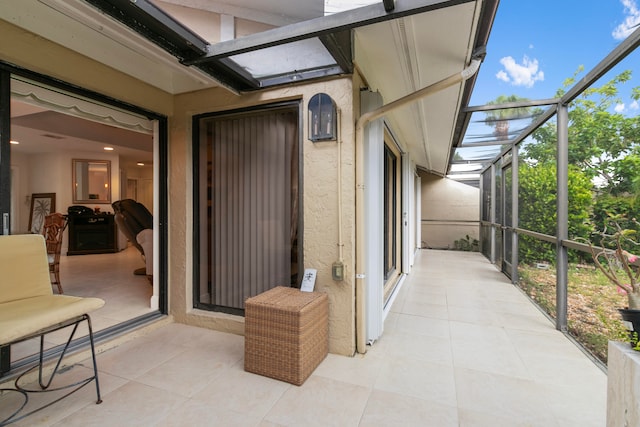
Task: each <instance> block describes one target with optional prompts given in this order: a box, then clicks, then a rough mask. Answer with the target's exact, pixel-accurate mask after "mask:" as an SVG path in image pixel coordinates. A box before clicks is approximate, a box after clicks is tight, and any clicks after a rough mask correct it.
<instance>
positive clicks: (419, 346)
mask: <svg viewBox="0 0 640 427" xmlns="http://www.w3.org/2000/svg"><path fill="white" fill-rule="evenodd" d="M381 345H383V346H384V354H385V357H386V358H387V359H388V360H389V361H394V360H400V359H404V358H405V357H411V358H412V359H416V360H421V361H425V362H431V363H437V364H440V365H445V366H453V356H452V353H451V341H450V340H449V339H447V338H440V337H434V336H429V335H418V334H410V333H400V332H398V333H396V334H394V335H393V336H389V337H385V338H384V339H383V340H381Z"/></svg>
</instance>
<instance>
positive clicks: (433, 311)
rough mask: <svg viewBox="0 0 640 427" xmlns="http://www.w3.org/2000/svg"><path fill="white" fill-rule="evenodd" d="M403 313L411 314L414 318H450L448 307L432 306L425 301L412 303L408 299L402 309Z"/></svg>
mask: <svg viewBox="0 0 640 427" xmlns="http://www.w3.org/2000/svg"><path fill="white" fill-rule="evenodd" d="M402 313H404V314H411V315H413V316H422V317H431V318H434V319H444V320H447V319H448V318H449V312H448V310H447V306H446V305H442V304H430V303H428V302H424V301H412V300H410V299H408V300H407V301H405V303H404V306H403V307H402Z"/></svg>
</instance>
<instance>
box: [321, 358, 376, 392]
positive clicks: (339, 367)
mask: <svg viewBox="0 0 640 427" xmlns="http://www.w3.org/2000/svg"><path fill="white" fill-rule="evenodd" d="M385 363H387V359H385V358H384V357H383V356H382V355H381V354H380V353H379V352H375V351H371V352H370V353H367V354H364V355H362V354H356V355H355V356H354V357H347V356H339V355H336V354H329V355H327V357H326V358H325V359H324V361H323V362H322V363H321V364H320V365H319V366H318V367H317V368H316V370H315V371H314V372H313V375H317V376H321V377H324V378H329V379H333V380H337V381H343V382H346V383H349V384H355V385H360V386H363V387H369V388H371V387H373V385H374V384H375V382H376V380H377V379H378V375H379V374H380V370H381V369H382V367H383V366H384V364H385Z"/></svg>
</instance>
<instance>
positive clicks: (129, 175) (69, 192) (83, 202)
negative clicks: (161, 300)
mask: <svg viewBox="0 0 640 427" xmlns="http://www.w3.org/2000/svg"><path fill="white" fill-rule="evenodd" d="M11 83H12V84H11V96H12V97H11V113H12V114H11V178H12V180H11V183H12V184H11V185H12V194H13V197H12V200H11V218H12V223H11V234H24V233H38V234H43V231H44V230H43V222H44V219H45V216H46V215H47V214H51V213H55V212H57V213H60V214H63V215H64V218H65V223H64V231H63V233H62V243H61V245H60V247H59V252H60V254H59V266H58V267H57V268H58V269H59V278H60V286H61V289H62V293H64V294H66V295H74V296H97V297H100V298H102V299H104V300H105V301H106V304H105V306H104V307H103V308H102V309H100V310H99V311H97V312H96V313H95V315H94V316H93V329H94V332H95V331H99V330H102V329H105V328H109V327H112V326H114V325H117V324H119V323H122V322H126V321H129V320H131V319H134V318H136V317H138V316H141V315H144V314H146V313H149V312H152V311H155V310H157V305H155V306H154V303H153V301H154V283H153V250H152V245H153V233H152V231H151V230H147V231H148V232H149V233H151V235H150V237H148V239H147V240H148V241H147V243H148V244H150V245H151V247H149V248H148V249H147V250H146V251H145V252H143V249H142V247H141V246H140V244H139V243H138V241H136V240H135V239H136V238H135V236H132V235H128V234H127V232H126V230H125V227H126V224H123V223H122V222H120V223H119V221H118V219H120V218H119V216H120V215H116V212H115V211H114V207H113V205H112V204H113V203H114V202H118V201H121V200H123V199H128V200H131V201H135V202H137V203H136V205H137V208H139V209H141V210H145V212H146V214H147V215H148V217H149V219H150V221H152V218H153V211H154V205H153V201H154V175H153V174H154V172H153V163H154V162H153V160H154V158H153V155H154V152H153V147H154V136H153V124H152V122H150V121H149V120H147V119H146V118H143V117H138V116H135V115H133V114H131V113H128V112H126V111H117V110H115V109H113V108H111V107H108V106H106V105H99V104H98V103H96V102H95V101H92V100H89V99H79V98H78V97H77V95H74V96H70V95H68V94H64V93H61V92H60V91H59V90H52V89H51V88H47V87H44V86H43V85H42V84H39V83H36V82H31V81H27V80H26V79H18V78H14V79H12V82H11ZM127 215H130V213H127V214H125V215H124V216H123V218H125V220H127V219H128V220H129V221H131V217H128V216H127ZM149 227H150V228H153V227H152V225H150V226H149ZM143 253H145V254H147V256H146V259H147V261H148V263H146V262H145V256H144V255H143ZM50 256H51V255H50ZM147 266H148V267H149V268H148V267H147ZM147 270H150V271H147ZM147 273H149V274H147ZM52 280H53V274H52ZM54 292H55V293H58V292H59V289H58V288H57V287H56V286H54ZM155 294H156V295H157V292H155ZM62 332H63V333H61V334H59V336H60V337H61V338H60V340H58V338H57V335H56V334H51V335H49V336H47V340H48V341H47V343H46V345H47V346H55V345H59V344H61V343H62V341H61V340H63V339H65V338H63V337H64V336H65V334H64V331H62ZM38 345H39V344H38V342H36V341H34V340H31V341H27V342H23V343H21V344H19V345H16V346H13V348H12V352H11V358H12V360H13V361H16V360H20V359H22V358H24V357H26V356H30V355H32V354H34V353H36V352H37V349H38Z"/></svg>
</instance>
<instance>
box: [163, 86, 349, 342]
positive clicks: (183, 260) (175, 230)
mask: <svg viewBox="0 0 640 427" xmlns="http://www.w3.org/2000/svg"><path fill="white" fill-rule="evenodd" d="M319 92H324V93H327V94H329V95H330V96H331V97H332V98H333V99H334V101H335V102H336V104H337V106H338V108H339V109H340V110H341V114H342V116H341V121H340V123H341V124H342V126H341V129H340V136H341V140H342V147H341V149H342V164H343V167H342V185H341V186H340V187H339V186H338V172H337V158H338V150H339V149H340V146H339V145H338V143H336V142H335V141H332V142H321V143H315V144H314V143H312V142H310V141H308V140H307V138H306V135H307V128H306V121H307V120H306V119H307V109H306V106H307V104H308V102H309V99H310V98H311V96H313V95H314V94H316V93H319ZM284 100H299V101H300V102H301V104H300V105H301V109H300V114H301V115H302V119H303V122H304V125H303V129H302V135H303V145H302V152H303V165H302V174H303V189H302V191H303V206H302V208H303V223H304V227H303V230H302V236H303V248H304V266H301V268H302V269H304V268H315V269H317V270H318V276H317V279H316V290H317V291H320V292H326V293H327V294H328V295H329V311H330V314H329V323H330V324H329V336H330V337H329V341H330V342H329V350H330V351H331V352H332V353H338V354H345V355H351V354H353V353H354V351H355V337H354V334H355V332H354V269H353V264H354V255H353V254H354V247H353V236H354V235H355V230H354V218H355V212H354V205H353V200H354V143H353V139H354V135H353V115H352V104H351V102H352V86H351V80H350V79H349V78H338V79H333V80H330V81H327V82H323V83H317V84H310V85H302V86H290V87H286V88H279V89H273V90H264V91H260V92H258V93H251V94H245V95H241V96H237V95H233V94H231V93H229V92H228V91H226V90H224V89H211V90H204V91H199V92H192V93H189V94H183V95H178V96H176V98H175V105H174V111H175V116H174V120H172V123H171V129H170V140H171V145H170V158H171V176H170V194H169V205H170V206H171V219H170V224H171V227H170V237H169V239H170V241H171V245H170V248H169V250H170V259H171V265H172V268H171V271H170V277H169V282H170V283H171V284H172V286H171V293H170V306H171V314H173V316H174V317H175V318H176V319H177V320H178V321H180V322H184V323H188V324H193V325H199V326H206V327H211V328H215V329H220V330H225V331H230V332H235V333H242V331H243V319H242V318H239V317H237V316H230V315H226V314H220V313H212V312H207V311H203V310H195V309H193V308H192V290H193V283H192V274H193V266H192V264H191V259H192V258H193V253H192V250H191V247H192V233H191V230H192V229H193V228H192V227H193V221H194V217H193V215H192V212H191V209H190V206H191V204H192V197H191V194H192V192H193V188H192V179H191V174H192V167H191V127H192V117H193V115H196V114H201V113H207V112H215V111H225V110H230V109H236V108H242V107H248V106H254V105H259V104H268V103H271V102H276V101H284ZM339 194H342V198H343V202H344V208H343V212H342V218H343V220H342V223H343V235H344V236H345V237H344V263H345V266H346V275H345V280H344V281H342V282H336V281H333V280H332V278H331V265H332V263H333V262H335V261H337V260H338V195H339ZM178 284H180V285H178ZM185 284H186V286H185Z"/></svg>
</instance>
